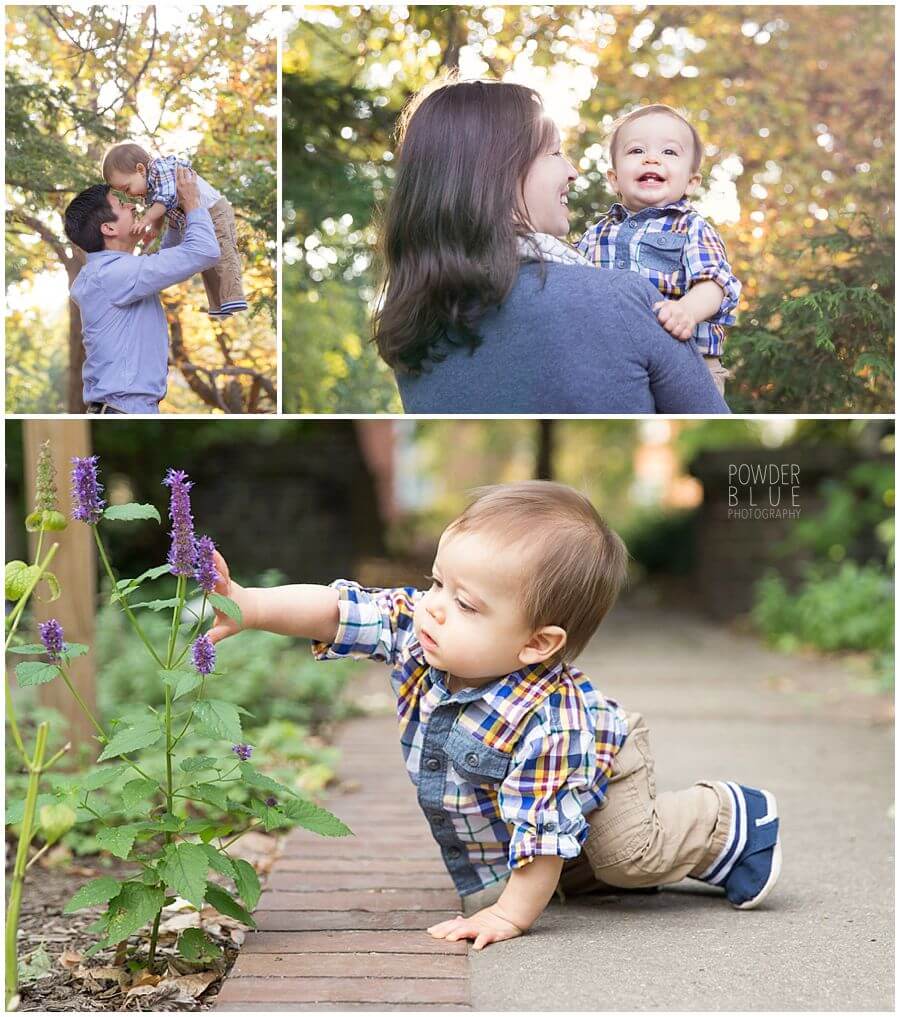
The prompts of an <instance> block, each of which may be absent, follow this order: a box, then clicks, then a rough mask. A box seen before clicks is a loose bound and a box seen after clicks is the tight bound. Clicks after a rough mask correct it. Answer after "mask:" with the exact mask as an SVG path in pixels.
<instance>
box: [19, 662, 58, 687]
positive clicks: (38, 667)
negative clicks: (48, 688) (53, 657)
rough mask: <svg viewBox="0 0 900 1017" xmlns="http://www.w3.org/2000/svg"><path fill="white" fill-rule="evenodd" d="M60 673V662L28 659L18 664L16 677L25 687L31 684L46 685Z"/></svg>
mask: <svg viewBox="0 0 900 1017" xmlns="http://www.w3.org/2000/svg"><path fill="white" fill-rule="evenodd" d="M58 674H59V665H58V664H44V663H42V662H41V661H39V660H26V661H23V662H22V663H21V664H16V678H18V680H19V685H20V686H21V687H22V688H23V689H25V688H28V687H29V686H30V685H46V683H47V682H52V681H53V679H54V678H55V677H56V676H57V675H58Z"/></svg>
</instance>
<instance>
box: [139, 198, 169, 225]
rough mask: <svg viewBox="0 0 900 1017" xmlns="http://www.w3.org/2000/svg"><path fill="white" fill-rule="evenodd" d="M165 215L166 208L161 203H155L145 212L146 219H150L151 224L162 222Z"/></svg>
mask: <svg viewBox="0 0 900 1017" xmlns="http://www.w3.org/2000/svg"><path fill="white" fill-rule="evenodd" d="M165 214H166V206H165V205H164V204H163V203H162V202H161V201H154V202H153V204H152V205H151V206H150V207H149V208H148V209H147V211H146V212H144V218H145V219H149V220H150V221H151V222H160V221H162V218H163V216H164V215H165Z"/></svg>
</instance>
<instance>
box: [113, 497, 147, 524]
mask: <svg viewBox="0 0 900 1017" xmlns="http://www.w3.org/2000/svg"><path fill="white" fill-rule="evenodd" d="M103 518H104V519H111V520H117V521H119V522H122V523H129V522H131V521H132V520H134V519H155V520H156V521H157V522H161V520H160V518H159V511H158V509H157V508H156V507H155V506H153V505H139V504H138V503H137V502H136V501H130V502H129V503H128V504H127V505H110V506H109V507H108V508H106V509H104V510H103Z"/></svg>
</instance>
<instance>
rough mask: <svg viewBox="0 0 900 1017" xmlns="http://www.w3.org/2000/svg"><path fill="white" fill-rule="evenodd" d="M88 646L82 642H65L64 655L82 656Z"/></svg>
mask: <svg viewBox="0 0 900 1017" xmlns="http://www.w3.org/2000/svg"><path fill="white" fill-rule="evenodd" d="M89 649H90V647H89V646H85V645H84V643H66V644H65V645H64V646H63V656H64V657H83V656H84V655H85V654H86V653H87V652H88V650H89Z"/></svg>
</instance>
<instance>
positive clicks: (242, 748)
mask: <svg viewBox="0 0 900 1017" xmlns="http://www.w3.org/2000/svg"><path fill="white" fill-rule="evenodd" d="M231 751H232V752H233V753H234V754H235V755H236V756H237V757H238V759H242V760H243V761H244V762H245V763H246V762H247V760H248V759H249V758H250V757H251V756H252V755H253V746H252V745H232V746H231Z"/></svg>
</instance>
